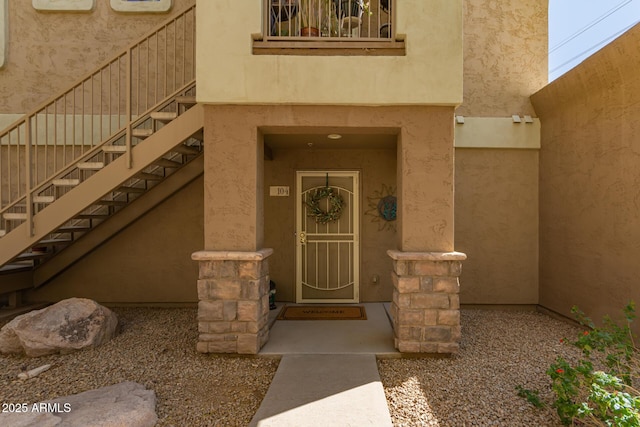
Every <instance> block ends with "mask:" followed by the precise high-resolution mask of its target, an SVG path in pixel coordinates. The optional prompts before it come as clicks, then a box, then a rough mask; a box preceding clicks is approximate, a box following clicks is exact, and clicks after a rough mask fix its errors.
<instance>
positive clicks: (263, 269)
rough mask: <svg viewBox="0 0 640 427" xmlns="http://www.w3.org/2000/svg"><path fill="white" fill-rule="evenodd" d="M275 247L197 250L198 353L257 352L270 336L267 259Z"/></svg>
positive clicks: (195, 258)
mask: <svg viewBox="0 0 640 427" xmlns="http://www.w3.org/2000/svg"><path fill="white" fill-rule="evenodd" d="M272 253H273V249H262V250H259V251H257V252H231V251H200V252H195V253H194V254H193V255H192V256H191V257H192V259H194V260H195V261H198V263H199V280H198V299H199V300H200V301H199V303H198V332H199V338H198V344H197V350H198V351H199V352H201V353H239V354H257V353H258V351H260V348H262V346H263V345H264V344H265V343H266V342H267V340H268V339H269V326H268V319H269V265H268V263H267V257H269V256H270V255H271V254H272Z"/></svg>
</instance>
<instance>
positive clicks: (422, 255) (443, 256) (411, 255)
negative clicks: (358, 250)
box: [387, 249, 467, 262]
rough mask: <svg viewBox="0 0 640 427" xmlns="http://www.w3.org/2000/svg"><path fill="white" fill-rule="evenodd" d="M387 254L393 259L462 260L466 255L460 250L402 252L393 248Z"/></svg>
mask: <svg viewBox="0 0 640 427" xmlns="http://www.w3.org/2000/svg"><path fill="white" fill-rule="evenodd" d="M387 255H389V257H391V259H392V260H394V261H436V262H437V261H464V260H465V259H467V255H466V254H463V253H462V252H402V251H397V250H393V249H389V250H388V251H387Z"/></svg>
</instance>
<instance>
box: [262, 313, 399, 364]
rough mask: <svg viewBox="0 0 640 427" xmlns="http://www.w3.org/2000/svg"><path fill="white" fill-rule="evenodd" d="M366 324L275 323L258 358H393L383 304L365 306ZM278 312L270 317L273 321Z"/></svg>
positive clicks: (391, 339)
mask: <svg viewBox="0 0 640 427" xmlns="http://www.w3.org/2000/svg"><path fill="white" fill-rule="evenodd" d="M360 305H364V307H365V310H366V312H367V320H275V323H273V326H272V327H271V330H270V331H269V341H268V342H267V343H266V344H265V345H264V347H263V348H262V349H261V350H260V353H259V354H260V355H280V354H375V355H378V356H380V357H394V356H398V355H399V354H400V353H398V351H397V350H396V349H395V348H394V346H393V327H392V326H391V322H390V321H389V317H388V315H387V311H386V309H385V305H384V304H383V303H365V304H360ZM279 312H280V307H279V308H278V310H273V311H272V312H271V313H270V314H271V315H272V316H271V317H272V318H273V319H275V317H276V315H277V314H278V313H279Z"/></svg>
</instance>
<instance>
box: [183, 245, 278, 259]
mask: <svg viewBox="0 0 640 427" xmlns="http://www.w3.org/2000/svg"><path fill="white" fill-rule="evenodd" d="M272 254H273V249H271V248H265V249H260V250H259V251H256V252H239V251H198V252H194V253H193V254H191V259H192V260H194V261H262V260H264V259H266V258H268V257H269V256H271V255H272Z"/></svg>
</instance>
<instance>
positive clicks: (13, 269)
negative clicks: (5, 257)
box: [0, 264, 33, 289]
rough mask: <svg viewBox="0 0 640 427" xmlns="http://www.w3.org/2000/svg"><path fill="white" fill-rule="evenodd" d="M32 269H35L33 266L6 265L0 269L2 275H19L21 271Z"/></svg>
mask: <svg viewBox="0 0 640 427" xmlns="http://www.w3.org/2000/svg"><path fill="white" fill-rule="evenodd" d="M32 268H33V265H27V264H5V265H3V266H2V267H1V268H0V274H1V273H18V272H20V271H29V270H31V269H32ZM25 289H26V288H25Z"/></svg>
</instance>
